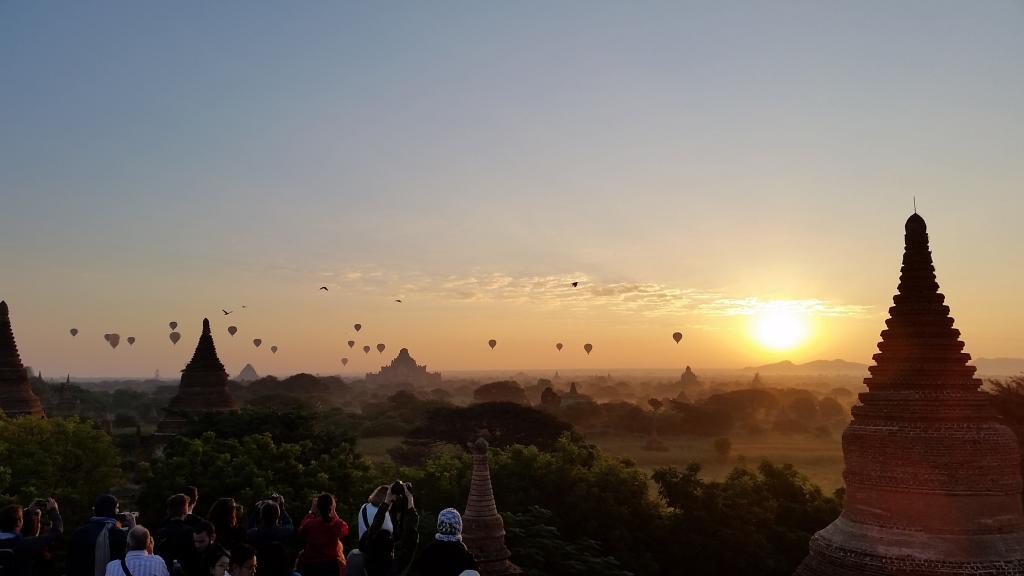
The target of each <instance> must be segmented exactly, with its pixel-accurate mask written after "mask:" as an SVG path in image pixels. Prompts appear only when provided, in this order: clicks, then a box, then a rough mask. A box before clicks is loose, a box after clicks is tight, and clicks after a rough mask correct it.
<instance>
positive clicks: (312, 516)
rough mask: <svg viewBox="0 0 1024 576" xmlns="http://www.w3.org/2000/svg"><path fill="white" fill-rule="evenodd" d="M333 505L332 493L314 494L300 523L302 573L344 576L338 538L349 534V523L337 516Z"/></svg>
mask: <svg viewBox="0 0 1024 576" xmlns="http://www.w3.org/2000/svg"><path fill="white" fill-rule="evenodd" d="M335 506H336V502H335V500H334V496H332V495H330V494H321V495H319V496H317V497H316V498H314V499H313V504H312V506H310V508H309V514H307V515H306V518H305V519H304V520H303V521H302V524H301V525H300V526H299V538H301V539H302V540H303V542H304V543H305V546H304V547H303V548H302V552H301V553H300V554H299V571H300V572H301V573H302V576H345V549H344V547H343V546H342V544H341V539H342V538H344V537H345V536H348V524H347V523H346V522H345V521H344V520H342V519H341V518H338V513H337V511H336V510H335Z"/></svg>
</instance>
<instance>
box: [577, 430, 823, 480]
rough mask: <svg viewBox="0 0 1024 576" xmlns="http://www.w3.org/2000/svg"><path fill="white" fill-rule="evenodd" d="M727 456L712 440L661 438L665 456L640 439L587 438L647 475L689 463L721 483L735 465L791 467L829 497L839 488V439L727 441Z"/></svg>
mask: <svg viewBox="0 0 1024 576" xmlns="http://www.w3.org/2000/svg"><path fill="white" fill-rule="evenodd" d="M730 438H731V440H732V443H733V446H732V453H731V454H730V455H729V457H728V458H727V459H725V460H722V459H721V458H719V457H718V455H717V454H715V451H714V448H713V447H712V442H713V441H714V438H697V437H683V438H662V441H663V442H664V443H665V445H666V446H667V447H668V448H669V450H668V451H667V452H649V451H646V450H643V445H644V442H645V441H646V437H645V436H639V435H638V436H605V437H593V438H588V440H590V441H591V442H593V443H595V444H597V445H598V446H600V447H601V449H602V450H604V451H605V452H608V453H609V454H614V455H616V456H620V457H622V458H629V459H631V460H633V461H634V462H636V464H637V465H638V466H639V467H641V468H643V469H644V470H647V471H648V472H650V471H653V470H654V469H655V468H658V467H661V466H675V467H677V468H683V467H685V466H686V465H687V464H689V463H691V462H697V463H699V464H700V465H701V466H702V468H703V474H704V476H705V477H708V478H715V479H721V478H723V477H725V475H726V474H728V472H729V471H730V470H732V469H733V468H734V467H735V466H736V465H737V464H739V463H740V462H743V461H746V463H747V465H749V466H756V465H757V464H758V463H759V462H761V460H770V461H772V462H773V463H775V464H786V463H789V464H793V465H794V466H795V467H796V469H797V470H799V471H800V472H801V473H802V474H804V475H805V476H807V477H808V478H810V479H811V481H812V482H814V483H815V484H817V485H819V486H821V488H822V490H824V491H825V492H826V493H831V492H832V491H833V490H835V489H836V488H839V487H841V486H842V485H843V477H842V474H843V451H842V444H841V441H840V439H839V438H823V439H822V438H807V437H799V436H784V435H779V434H763V435H757V436H731V437H730Z"/></svg>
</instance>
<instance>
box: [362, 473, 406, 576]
mask: <svg viewBox="0 0 1024 576" xmlns="http://www.w3.org/2000/svg"><path fill="white" fill-rule="evenodd" d="M386 519H390V521H391V525H392V526H393V529H392V530H386V529H385V528H384V522H385V520H386ZM419 521H420V516H419V513H418V512H416V506H415V503H414V499H413V494H412V486H411V485H409V484H407V483H405V482H402V481H400V480H396V481H395V482H394V483H392V484H391V487H390V488H388V493H387V496H386V497H385V499H384V503H383V504H381V505H380V508H378V509H377V513H376V514H375V515H374V518H373V523H372V524H371V525H370V528H369V529H368V530H367V531H366V533H365V534H363V537H362V539H360V541H359V549H360V550H361V551H362V553H363V565H364V567H365V568H366V575H367V576H397V575H398V574H402V572H403V571H404V570H405V569H406V568H407V567H408V566H409V564H410V562H412V558H413V554H415V552H416V545H417V543H418V542H419V533H418V532H417V531H416V528H417V526H418V525H419Z"/></svg>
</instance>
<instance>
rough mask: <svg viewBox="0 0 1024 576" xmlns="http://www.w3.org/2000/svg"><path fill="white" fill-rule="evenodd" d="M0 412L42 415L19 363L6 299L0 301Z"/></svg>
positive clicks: (13, 416) (19, 414) (11, 415)
mask: <svg viewBox="0 0 1024 576" xmlns="http://www.w3.org/2000/svg"><path fill="white" fill-rule="evenodd" d="M0 412H2V413H4V414H6V415H7V417H8V418H15V417H18V416H44V415H45V414H44V413H43V405H42V403H41V402H39V397H38V396H36V393H35V392H33V391H32V385H31V384H29V381H28V371H27V370H25V366H24V364H22V363H21V355H20V354H18V344H17V342H15V341H14V330H13V328H11V315H10V310H8V309H7V302H0Z"/></svg>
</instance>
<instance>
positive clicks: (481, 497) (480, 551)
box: [462, 438, 522, 576]
mask: <svg viewBox="0 0 1024 576" xmlns="http://www.w3.org/2000/svg"><path fill="white" fill-rule="evenodd" d="M487 448H488V445H487V441H486V440H484V439H483V438H479V439H477V441H476V442H475V443H473V444H471V445H470V450H471V451H472V453H473V479H472V480H471V481H470V485H469V499H468V501H467V502H466V511H465V512H464V513H463V514H462V527H463V528H462V539H463V541H464V542H465V544H466V548H468V549H469V551H470V552H472V553H473V555H474V556H475V557H476V563H477V570H478V571H479V572H480V574H481V576H504V575H506V574H520V573H521V572H522V571H521V570H520V569H519V567H518V566H516V565H515V564H513V563H512V561H511V560H509V558H511V557H512V553H511V552H509V550H508V547H507V546H506V545H505V522H504V521H503V520H502V519H501V515H499V514H498V506H497V504H495V502H494V490H493V489H492V487H491V469H490V467H489V466H488V464H487Z"/></svg>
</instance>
